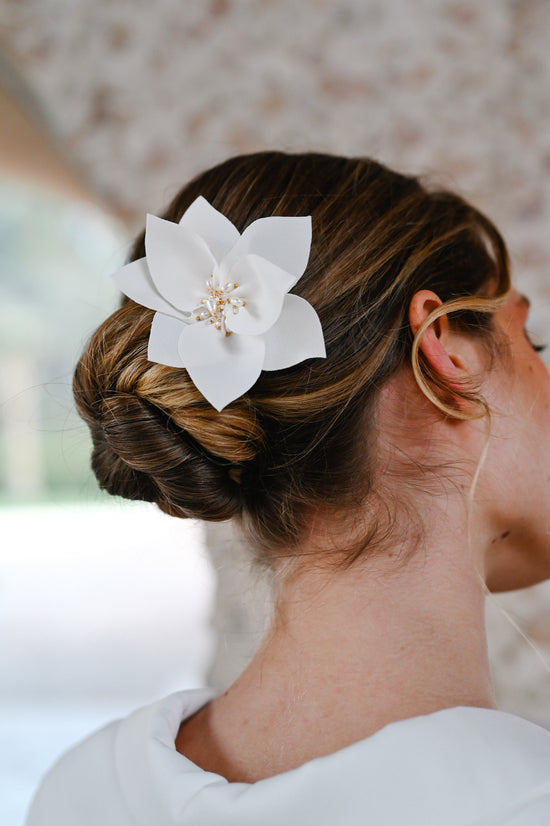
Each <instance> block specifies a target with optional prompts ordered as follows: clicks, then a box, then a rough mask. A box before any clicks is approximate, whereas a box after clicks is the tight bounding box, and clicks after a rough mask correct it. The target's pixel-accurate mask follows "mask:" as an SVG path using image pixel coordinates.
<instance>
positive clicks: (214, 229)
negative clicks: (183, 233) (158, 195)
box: [180, 195, 240, 264]
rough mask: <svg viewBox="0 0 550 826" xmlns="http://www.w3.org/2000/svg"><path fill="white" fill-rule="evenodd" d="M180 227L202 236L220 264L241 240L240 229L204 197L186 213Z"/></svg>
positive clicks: (196, 200)
mask: <svg viewBox="0 0 550 826" xmlns="http://www.w3.org/2000/svg"><path fill="white" fill-rule="evenodd" d="M180 227H184V228H185V229H188V230H191V231H192V232H195V233H196V234H197V235H200V237H201V238H203V239H204V240H205V241H206V243H207V245H208V248H209V249H210V251H211V253H212V255H213V256H214V258H215V259H216V261H217V262H218V264H219V263H221V261H222V259H223V258H224V256H225V255H227V253H228V252H229V250H230V249H231V248H232V247H234V246H235V244H236V243H237V241H238V240H239V238H240V235H239V231H238V229H237V228H236V227H235V226H234V225H233V224H232V223H231V221H230V220H229V219H228V218H226V217H225V215H222V213H221V212H218V210H217V209H214V207H213V206H212V205H211V204H209V203H208V201H207V200H206V198H203V197H202V195H199V197H198V198H196V199H195V200H194V201H193V203H192V204H191V206H190V207H189V208H188V209H187V210H186V212H184V214H183V216H182V218H181V220H180Z"/></svg>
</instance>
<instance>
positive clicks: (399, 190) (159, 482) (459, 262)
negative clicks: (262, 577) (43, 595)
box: [74, 152, 509, 562]
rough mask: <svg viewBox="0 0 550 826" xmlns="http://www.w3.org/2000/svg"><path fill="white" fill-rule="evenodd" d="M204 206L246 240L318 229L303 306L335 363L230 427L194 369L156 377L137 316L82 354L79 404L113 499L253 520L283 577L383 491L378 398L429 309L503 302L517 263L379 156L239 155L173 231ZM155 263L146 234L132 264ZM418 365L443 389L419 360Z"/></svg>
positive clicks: (175, 211) (477, 226)
mask: <svg viewBox="0 0 550 826" xmlns="http://www.w3.org/2000/svg"><path fill="white" fill-rule="evenodd" d="M199 195H202V196H204V197H205V198H206V199H207V200H208V201H209V202H210V203H211V204H212V205H213V206H214V207H215V208H216V209H217V210H219V211H220V212H221V213H223V214H224V215H225V216H226V217H227V218H229V220H230V221H232V222H233V224H234V225H235V226H236V227H237V229H238V230H239V232H242V231H243V230H244V229H245V228H246V227H247V226H248V225H249V224H250V223H252V222H253V221H254V220H256V219H258V218H262V217H266V216H271V215H281V216H304V215H311V216H312V227H313V240H312V248H311V255H310V259H309V263H308V266H307V269H306V271H305V273H304V275H303V276H302V278H301V279H300V280H299V281H298V283H297V285H296V287H295V288H294V289H293V292H294V293H296V294H298V295H300V296H302V297H303V298H305V299H306V300H307V301H308V302H309V303H310V304H311V305H313V307H314V308H315V310H316V311H317V313H318V315H319V318H320V320H321V324H322V327H323V332H324V337H325V343H326V352H327V357H326V359H321V358H316V359H308V360H306V361H304V362H301V363H300V364H297V365H295V366H294V367H290V368H287V369H285V370H277V371H271V372H267V371H264V372H262V374H261V376H260V378H259V379H258V381H257V382H256V383H255V384H254V386H253V387H252V388H251V389H250V390H249V391H248V392H247V393H246V394H245V395H243V396H241V397H240V398H238V399H237V400H236V401H234V402H232V403H231V404H229V405H228V406H227V407H226V408H225V409H224V410H222V411H221V412H218V411H216V410H215V409H214V408H213V407H212V406H211V405H210V403H209V402H207V401H206V399H205V398H204V397H203V396H202V395H201V393H200V392H199V391H198V390H197V388H196V387H195V386H194V384H193V383H192V381H191V379H190V378H189V376H188V374H187V371H186V370H185V369H183V368H174V367H167V366H163V365H160V364H156V363H153V362H150V361H148V359H147V344H148V337H149V332H150V326H151V320H152V317H153V312H152V311H151V310H149V309H146V308H144V307H142V306H140V305H138V304H136V303H134V302H133V301H130V300H125V302H124V303H123V305H122V307H121V308H120V309H118V310H117V311H116V312H115V313H113V315H112V316H110V318H108V319H107V320H106V321H105V322H104V324H103V325H102V326H101V327H100V328H99V329H98V331H97V332H96V333H95V335H94V336H93V337H92V339H91V341H90V343H89V345H88V347H87V349H86V351H85V352H84V354H83V356H82V358H81V360H80V362H79V364H78V366H77V369H76V373H75V380H74V392H75V398H76V402H77V406H78V409H79V411H80V413H81V415H82V416H83V418H84V419H85V421H86V422H87V423H88V425H89V427H90V429H91V433H92V437H93V442H94V448H93V457H92V467H93V469H94V471H95V474H96V476H97V478H98V480H99V484H100V486H101V487H102V488H104V489H106V490H107V491H109V492H110V493H113V494H119V495H121V496H125V497H127V498H130V499H142V500H146V501H151V502H156V503H157V504H158V506H159V507H160V508H161V509H162V510H163V511H165V512H166V513H169V514H172V515H175V516H180V517H196V518H200V519H206V520H224V519H229V518H232V517H241V518H242V519H243V521H244V523H245V524H246V525H247V526H248V528H249V529H251V531H252V532H253V534H254V536H255V537H256V540H257V544H258V547H261V548H262V553H263V561H264V562H271V561H272V560H273V559H275V558H277V557H278V556H280V555H286V554H289V553H292V554H299V543H300V540H301V539H302V538H303V536H304V533H305V532H306V531H307V529H308V525H309V524H310V521H311V519H312V516H313V515H314V514H315V513H317V512H323V513H331V512H332V513H333V514H335V515H337V514H338V515H342V514H345V513H350V512H352V511H353V509H354V508H356V507H357V506H358V505H359V504H360V503H361V502H364V501H365V500H366V499H367V497H368V496H369V494H370V493H371V488H372V483H373V467H374V459H375V456H374V455H373V450H374V445H375V442H376V439H375V433H376V421H375V409H376V401H377V396H378V391H379V390H380V388H381V387H382V385H383V384H384V383H385V382H386V380H387V379H388V378H389V377H390V376H392V375H393V374H394V373H395V372H396V371H397V370H398V369H399V368H400V367H402V366H403V365H405V364H410V354H411V344H412V339H413V336H412V333H411V330H410V327H409V323H408V307H409V303H410V301H411V298H412V297H413V295H414V294H415V293H416V292H417V291H418V290H421V289H428V290H432V291H433V292H435V293H436V294H437V295H438V296H439V297H440V298H441V300H442V301H443V302H448V301H451V300H453V299H461V298H464V299H467V297H469V296H474V295H475V296H483V295H489V294H491V295H492V296H498V295H502V294H503V293H505V292H506V291H507V290H508V288H509V273H508V262H507V255H506V250H505V247H504V243H503V241H502V239H501V237H500V235H499V234H498V232H497V230H496V229H495V228H494V226H493V225H492V224H491V222H490V221H489V220H488V219H487V218H485V217H484V216H483V215H482V214H480V213H479V212H478V211H477V210H476V209H474V208H473V207H472V206H470V205H469V204H468V203H466V202H465V201H464V200H463V199H461V198H460V197H458V196H457V195H454V194H452V193H448V192H443V191H428V190H427V189H426V188H424V187H423V186H422V185H421V184H420V183H419V181H418V180H417V179H416V178H414V177H408V176H405V175H401V174H398V173H395V172H393V171H391V170H389V169H387V168H386V167H384V166H382V165H380V164H378V163H376V162H375V161H372V160H369V159H364V158H359V159H348V158H341V157H334V156H328V155H321V154H300V155H287V154H282V153H277V152H266V153H259V154H254V155H245V156H242V157H237V158H234V159H231V160H229V161H227V162H225V163H223V164H221V165H219V166H217V167H215V168H214V169H211V170H209V171H207V172H205V173H204V174H202V175H199V176H198V177H197V178H195V180H193V181H192V182H191V183H190V184H189V185H188V186H186V187H184V188H183V190H182V191H181V192H180V193H179V194H178V195H177V197H176V198H175V199H174V201H173V202H172V204H171V205H170V207H169V208H168V210H167V211H166V213H165V214H164V216H163V217H164V218H165V219H167V220H170V221H179V219H180V218H181V216H182V215H183V213H184V212H185V210H186V209H187V208H188V207H189V206H190V204H191V203H192V202H193V201H194V200H195V198H197V197H198V196H199ZM144 255H145V249H144V239H143V235H141V236H140V237H139V238H138V239H137V241H136V244H135V246H134V250H133V255H132V259H136V258H141V257H143V256H144ZM452 323H453V324H455V325H457V326H463V327H467V328H468V329H469V330H471V334H472V335H476V336H484V337H485V338H486V339H487V340H489V341H490V339H491V336H492V320H491V316H490V313H485V312H480V311H472V310H471V309H469V308H468V304H467V301H465V302H464V307H463V308H462V309H460V305H459V306H458V308H455V311H454V312H453V315H452ZM416 367H417V373H418V375H419V377H420V379H421V382H422V381H424V382H425V383H426V386H428V384H429V383H431V382H432V381H433V376H430V375H429V374H428V372H427V369H426V366H425V365H423V363H422V360H421V357H420V361H419V363H418V364H417V365H416ZM433 392H435V393H438V394H440V395H441V394H442V393H444V389H442V388H441V387H439V388H437V387H436V388H435V390H434V391H433ZM443 404H444V405H447V406H449V405H450V407H449V409H448V411H447V412H448V415H452V413H453V408H452V403H451V402H448V401H445V402H443ZM375 535H376V525H375V524H374V523H373V524H371V525H370V526H369V536H371V537H374V536H375ZM342 550H345V549H342ZM348 550H349V549H348ZM353 552H354V553H355V552H356V548H355V549H354V551H353ZM348 558H349V556H348Z"/></svg>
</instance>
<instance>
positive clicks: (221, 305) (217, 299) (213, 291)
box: [193, 274, 246, 336]
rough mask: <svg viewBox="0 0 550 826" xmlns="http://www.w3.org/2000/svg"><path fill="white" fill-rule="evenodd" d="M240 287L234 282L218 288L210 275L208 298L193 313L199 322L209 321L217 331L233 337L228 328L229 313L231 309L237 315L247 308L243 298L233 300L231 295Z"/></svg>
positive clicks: (207, 284)
mask: <svg viewBox="0 0 550 826" xmlns="http://www.w3.org/2000/svg"><path fill="white" fill-rule="evenodd" d="M238 286H239V285H238V284H236V283H235V282H233V281H230V282H228V283H227V284H224V286H223V287H217V286H216V283H215V281H214V275H213V274H212V275H210V277H209V278H208V280H207V282H206V288H207V290H208V298H201V301H200V306H199V307H197V308H196V309H195V310H194V311H193V313H194V315H195V319H196V320H197V321H208V323H209V324H213V325H214V327H215V328H216V330H219V331H220V332H224V333H225V335H226V336H230V335H231V331H230V330H228V329H227V327H226V319H227V313H228V312H229V309H230V308H231V312H232V313H233V315H237V313H238V312H239V310H240V309H241V308H242V307H246V301H244V300H243V299H242V298H232V297H231V295H230V293H232V292H233V290H236V289H237V287H238Z"/></svg>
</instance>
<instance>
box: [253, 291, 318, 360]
mask: <svg viewBox="0 0 550 826" xmlns="http://www.w3.org/2000/svg"><path fill="white" fill-rule="evenodd" d="M263 338H264V341H265V361H264V365H263V369H264V370H284V368H285V367H292V365H294V364H299V363H300V362H301V361H304V360H305V359H309V358H325V357H326V349H325V340H324V337H323V329H322V327H321V322H320V321H319V316H318V315H317V313H316V312H315V310H314V309H313V307H312V306H311V304H310V303H309V302H308V301H306V300H305V299H304V298H300V296H298V295H286V296H285V300H284V304H283V309H282V312H281V315H280V316H279V318H278V320H277V322H276V323H275V324H274V325H273V327H271V328H270V329H269V330H268V331H267V333H266V334H265V335H264V337H263Z"/></svg>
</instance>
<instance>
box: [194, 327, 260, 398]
mask: <svg viewBox="0 0 550 826" xmlns="http://www.w3.org/2000/svg"><path fill="white" fill-rule="evenodd" d="M179 353H180V356H181V359H182V361H183V363H184V364H185V367H186V368H187V372H188V373H189V375H190V376H191V379H192V381H193V383H194V384H195V386H196V387H197V388H198V389H199V390H200V392H201V393H202V395H203V396H204V397H205V399H207V400H208V401H209V402H210V404H211V405H212V406H213V407H215V408H216V410H218V411H219V410H222V409H223V408H224V407H225V406H226V405H228V404H229V403H230V402H232V401H234V399H237V398H238V397H239V396H242V395H243V393H246V391H247V390H250V388H251V387H252V385H253V384H255V382H256V381H257V379H258V377H259V375H260V373H261V370H262V365H263V362H264V356H265V344H264V341H263V338H261V337H260V336H246V335H244V336H236V335H230V336H226V335H224V334H223V332H220V331H219V330H216V328H215V327H214V325H213V324H209V323H208V322H200V323H197V324H190V325H188V326H186V327H185V329H184V330H183V331H182V333H181V336H180V340H179Z"/></svg>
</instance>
